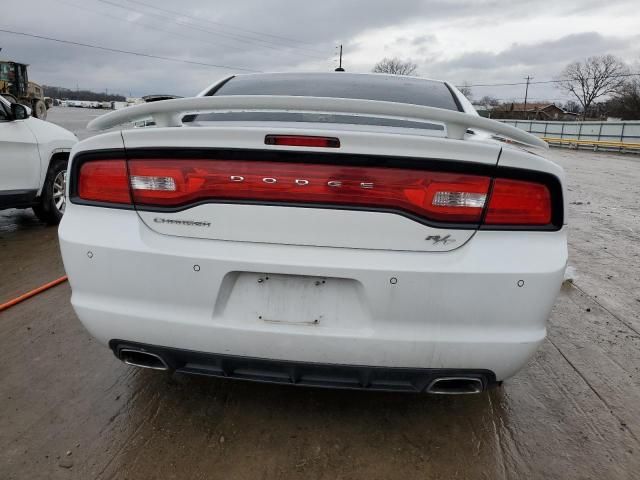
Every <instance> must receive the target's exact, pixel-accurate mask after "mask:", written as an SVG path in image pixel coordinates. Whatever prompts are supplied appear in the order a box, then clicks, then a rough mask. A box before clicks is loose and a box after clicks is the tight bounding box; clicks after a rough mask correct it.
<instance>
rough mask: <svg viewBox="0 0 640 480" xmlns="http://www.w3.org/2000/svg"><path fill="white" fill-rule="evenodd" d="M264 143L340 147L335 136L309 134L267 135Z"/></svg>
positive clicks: (338, 140)
mask: <svg viewBox="0 0 640 480" xmlns="http://www.w3.org/2000/svg"><path fill="white" fill-rule="evenodd" d="M264 143H265V144H266V145H286V146H290V147H322V148H340V139H338V138H335V137H314V136H310V135H267V136H266V137H265V138H264Z"/></svg>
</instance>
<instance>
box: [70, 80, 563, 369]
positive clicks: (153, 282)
mask: <svg viewBox="0 0 640 480" xmlns="http://www.w3.org/2000/svg"><path fill="white" fill-rule="evenodd" d="M230 81H233V79H231V80H230ZM449 87H450V86H449ZM209 90H210V89H208V90H207V91H204V92H203V93H202V94H203V95H206V94H207V93H209ZM450 90H451V92H452V95H454V96H456V98H458V100H459V103H460V105H462V107H461V110H462V111H464V112H468V114H469V115H475V112H473V108H472V107H470V106H469V105H467V104H468V102H466V103H465V102H464V101H463V100H462V99H461V98H460V95H461V94H460V93H459V92H457V90H455V88H452V87H450ZM334 100H335V99H333V100H332V101H334ZM314 101H317V99H316V100H314ZM243 102H244V103H248V102H249V99H247V98H244V99H243ZM159 103H162V102H159ZM183 103H185V102H183ZM186 103H189V102H186ZM204 103H207V102H204ZM204 103H203V104H204ZM244 103H243V104H244ZM293 103H295V102H293ZM298 103H300V104H302V103H304V102H298ZM320 103H321V102H320ZM320 103H319V104H320ZM287 104H289V103H287ZM335 104H336V102H335V101H334V103H332V105H335ZM207 105H209V103H207ZM354 105H355V104H354ZM357 105H360V106H361V105H364V103H358V104H357ZM205 106H206V105H205ZM320 106H321V105H320ZM162 108H163V109H165V110H166V109H169V107H167V104H165V105H164V106H163V107H162ZM393 108H394V109H396V108H397V109H398V110H401V108H399V107H395V106H394V107H393ZM169 110H170V109H169ZM285 110H286V109H285ZM373 110H374V109H368V110H367V111H369V112H372V111H373ZM144 111H145V112H146V111H147V110H144ZM180 111H181V112H182V110H180ZM164 113H167V114H170V112H164ZM374 113H375V112H374ZM455 113H456V115H464V113H462V114H460V113H459V112H455ZM134 116H135V115H134ZM111 118H112V119H113V118H114V117H111ZM176 118H179V115H177V114H176ZM465 121H466V120H465ZM98 123H100V122H98ZM103 123H105V122H103ZM106 123H109V122H106ZM106 123H105V124H106ZM178 123H179V124H182V122H178ZM463 123H464V122H463ZM160 124H161V123H160ZM475 124H476V125H480V123H475ZM482 125H486V124H482ZM269 134H272V135H273V134H283V135H284V134H289V135H296V134H297V135H322V136H332V137H338V138H340V148H339V152H338V156H337V157H336V158H348V157H349V156H350V155H351V156H355V155H359V156H360V158H366V157H367V156H370V157H373V156H385V158H386V157H388V158H389V159H390V161H396V160H397V161H402V160H403V159H405V160H406V159H412V160H416V159H417V161H422V160H424V161H425V162H429V161H433V160H438V161H439V162H440V163H441V164H444V165H447V164H449V165H453V164H456V165H459V166H461V167H460V168H461V169H462V170H463V171H466V169H468V170H472V169H477V168H478V167H482V168H483V169H488V170H489V171H491V172H493V173H494V174H496V175H497V172H498V170H499V169H500V168H502V167H505V170H506V169H509V170H510V171H513V170H527V171H528V172H527V174H532V172H533V174H534V175H537V174H540V175H549V174H550V175H552V176H553V177H554V179H555V180H557V182H559V183H562V181H563V174H562V171H561V169H560V168H559V167H557V166H556V165H554V164H553V163H551V162H548V161H547V160H544V159H543V158H542V157H539V156H538V155H536V154H534V153H531V152H528V151H526V150H524V149H522V148H520V147H518V146H517V145H515V144H512V143H506V142H504V141H501V140H499V139H496V138H492V137H491V135H490V133H489V132H467V133H465V131H464V130H463V131H462V135H461V136H460V137H459V138H461V139H453V138H445V136H444V134H443V133H442V132H438V131H437V130H429V129H411V128H395V127H375V126H370V125H369V126H367V125H349V124H340V125H332V124H327V123H324V124H321V123H313V122H299V123H289V122H264V121H263V122H244V121H240V122H224V121H221V122H217V121H211V122H209V121H206V122H205V121H203V122H198V121H196V122H192V124H190V125H189V124H185V125H184V126H179V127H178V126H175V127H157V126H156V127H152V128H141V129H133V130H125V131H123V132H122V135H121V136H119V135H118V134H116V133H108V134H103V135H99V136H97V137H94V138H92V139H89V140H86V141H84V142H81V143H79V144H78V145H77V146H76V147H75V148H74V150H73V154H72V157H73V158H72V164H73V163H74V162H75V161H76V159H84V158H86V159H90V158H91V157H90V156H91V155H92V154H100V155H102V158H106V156H114V158H122V157H123V156H126V157H127V159H128V160H129V161H135V159H136V158H140V157H144V158H157V157H156V155H161V156H163V157H164V158H172V157H171V154H172V152H180V155H179V156H180V157H181V158H185V156H186V157H188V156H189V155H190V154H191V153H194V155H198V154H201V153H202V152H207V151H214V150H221V149H222V150H224V149H227V150H234V151H240V152H243V153H244V152H248V153H251V152H257V151H259V152H276V151H277V152H280V151H286V152H312V153H314V154H318V153H320V152H323V153H327V152H326V150H327V149H322V148H310V147H283V146H273V145H265V135H269ZM531 143H535V142H531ZM334 153H335V152H334ZM84 155H87V156H86V157H84ZM340 155H344V157H340ZM176 156H178V155H177V154H176ZM301 158H302V156H301ZM79 161H84V160H79ZM175 161H180V160H179V159H176V160H175ZM131 165H132V163H130V166H131ZM72 168H73V165H72ZM492 176H495V175H492ZM528 178H531V177H528ZM555 180H554V181H555ZM563 188H564V186H562V189H563ZM557 190H561V189H557ZM554 198H559V197H554ZM565 203H566V201H565ZM558 211H559V210H558ZM565 211H566V209H565ZM158 218H160V219H162V218H169V219H174V220H187V221H197V222H201V223H209V224H210V227H207V228H202V226H201V225H200V226H195V225H185V224H180V225H176V224H175V223H172V222H165V221H162V220H160V221H157V220H156V219H158ZM563 220H564V222H556V221H554V225H553V228H548V229H546V231H542V230H541V229H538V230H539V231H526V229H512V230H506V229H502V230H491V229H486V230H485V229H482V228H480V229H473V228H471V229H460V230H457V229H448V228H443V227H442V225H440V226H435V225H424V224H422V223H420V222H416V221H414V220H412V219H409V218H407V217H404V216H402V215H398V214H397V213H390V212H381V211H377V212H372V211H360V210H353V209H346V208H316V207H309V206H308V205H305V206H304V208H302V207H300V206H294V205H286V206H283V205H256V204H251V203H247V204H234V203H223V202H217V203H212V202H209V203H207V202H202V203H200V204H198V205H194V206H191V207H187V208H183V209H182V210H178V211H172V212H169V211H167V210H166V209H164V210H163V209H161V208H159V209H155V211H154V209H153V208H143V206H140V205H138V206H137V207H134V206H129V207H125V208H106V207H96V206H91V205H88V204H86V203H85V204H82V202H76V203H74V202H73V201H72V202H71V203H69V205H68V207H67V213H66V215H65V217H64V218H63V220H62V223H61V225H60V229H59V237H60V246H61V251H62V255H63V261H64V265H65V269H66V271H67V273H68V275H69V281H70V283H71V287H72V291H73V294H72V298H71V302H72V304H73V306H74V309H75V311H76V312H77V314H78V317H79V318H80V320H81V321H82V323H83V324H84V325H85V326H86V328H87V329H88V330H89V331H90V333H91V334H92V335H94V336H95V337H96V338H97V339H98V340H99V341H100V342H102V343H103V344H105V345H108V344H109V343H110V342H112V341H114V340H115V339H117V341H118V342H123V344H126V343H127V342H133V343H137V344H143V345H155V346H160V347H168V348H174V349H180V350H185V351H186V350H188V351H195V352H202V353H210V354H215V355H228V356H233V357H237V358H257V359H265V360H282V361H294V362H305V363H308V364H319V365H350V366H372V367H389V368H401V367H405V368H419V369H442V368H444V369H462V370H465V369H471V370H475V369H481V370H483V371H485V370H486V371H490V372H492V374H495V379H496V380H504V379H506V378H508V377H510V376H512V375H513V374H515V373H516V372H517V371H518V370H519V369H521V368H522V367H523V366H524V365H525V364H526V362H527V361H528V360H529V359H530V357H531V356H532V355H533V353H534V352H535V351H536V349H537V348H538V346H539V345H540V344H541V342H542V341H543V340H544V338H545V335H546V320H547V317H548V315H549V313H550V311H551V308H552V306H553V304H554V301H555V298H556V295H557V293H558V291H559V288H560V286H561V283H562V280H563V275H564V270H565V267H566V262H567V239H566V234H567V229H566V227H565V226H563V225H561V223H566V218H564V219H563ZM187 223H188V222H187ZM432 233H436V234H439V235H442V236H444V235H448V234H452V235H454V234H455V235H460V237H456V240H457V241H456V242H454V243H453V244H448V245H439V246H437V247H435V246H433V245H431V246H428V245H427V246H425V245H424V244H422V243H421V242H423V241H424V240H425V239H426V238H427V237H429V236H431V234H432Z"/></svg>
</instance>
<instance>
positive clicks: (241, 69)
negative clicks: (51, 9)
mask: <svg viewBox="0 0 640 480" xmlns="http://www.w3.org/2000/svg"><path fill="white" fill-rule="evenodd" d="M0 32H2V33H8V34H10V35H20V36H23V37H30V38H37V39H39V40H47V41H50V42H57V43H65V44H67V45H75V46H77V47H86V48H94V49H96V50H103V51H105V52H113V53H124V54H127V55H135V56H138V57H146V58H155V59H157V60H166V61H169V62H179V63H188V64H191V65H200V66H203V67H214V68H224V69H226V70H240V71H243V72H260V70H252V69H250V68H243V67H232V66H229V65H216V64H214V63H204V62H196V61H193V60H185V59H183V58H174V57H164V56H162V55H153V54H150V53H142V52H133V51H130V50H120V49H118V48H110V47H102V46H100V45H93V44H90V43H81V42H74V41H71V40H62V39H60V38H53V37H46V36H44V35H36V34H33V33H24V32H14V31H13V30H5V29H2V28H0Z"/></svg>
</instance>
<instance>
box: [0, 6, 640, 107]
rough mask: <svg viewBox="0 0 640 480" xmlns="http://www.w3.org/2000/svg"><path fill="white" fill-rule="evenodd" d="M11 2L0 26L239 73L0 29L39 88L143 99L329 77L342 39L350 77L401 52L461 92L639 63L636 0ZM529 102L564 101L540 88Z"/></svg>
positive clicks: (495, 91) (503, 93)
mask: <svg viewBox="0 0 640 480" xmlns="http://www.w3.org/2000/svg"><path fill="white" fill-rule="evenodd" d="M1 1H2V8H1V9H0V29H5V30H13V31H17V32H24V33H29V34H35V35H41V36H48V37H53V38H58V39H62V40H68V41H73V42H81V43H90V44H94V45H99V46H103V47H108V48H112V49H120V50H130V51H135V52H140V53H145V54H150V55H157V56H164V57H172V58H179V59H183V60H189V61H192V62H198V63H205V64H215V65H224V66H228V67H229V68H216V67H211V66H200V65H193V64H184V63H177V62H172V61H164V60H160V59H152V58H143V57H137V56H132V55H126V54H123V53H112V52H105V51H98V50H93V49H89V48H85V47H80V46H72V45H66V44H60V43H54V42H49V41H43V40H37V39H32V38H27V37H22V36H16V35H11V34H7V33H2V32H0V47H2V49H3V50H2V52H0V58H1V59H13V60H16V61H20V62H23V63H29V64H30V65H31V66H30V70H29V75H30V79H31V80H33V81H36V82H38V83H43V84H47V85H57V86H64V87H69V88H75V87H76V85H78V86H79V87H80V88H86V89H93V90H99V91H104V90H105V89H108V90H109V92H118V93H122V94H124V95H129V94H131V95H134V96H141V95H145V94H152V93H172V94H176V95H194V94H196V93H197V92H199V91H200V90H202V89H203V88H204V87H206V86H207V85H209V84H210V83H212V82H214V81H215V80H217V79H218V78H221V77H223V76H227V75H229V74H233V73H241V72H242V71H241V70H239V69H240V68H242V69H247V70H256V71H294V70H295V71H329V70H332V69H334V68H335V67H336V59H337V55H336V48H335V47H336V45H338V44H340V43H342V44H344V60H343V62H344V66H345V68H346V69H347V71H350V72H368V71H370V70H371V68H372V67H373V65H374V64H375V63H376V62H377V61H378V60H380V59H381V58H382V57H385V56H386V57H394V56H397V57H400V58H403V59H411V60H412V61H414V62H415V63H417V64H418V74H419V75H421V76H425V77H430V78H437V79H443V80H448V81H451V82H453V83H455V84H461V83H462V82H463V81H468V82H469V83H471V84H484V83H511V82H519V81H523V77H525V76H527V75H532V76H533V77H534V81H538V80H541V81H544V80H548V79H551V78H553V77H555V76H557V75H558V74H559V73H560V71H561V70H562V68H563V67H564V66H565V65H566V64H567V63H569V62H571V61H574V60H580V59H583V58H585V57H587V56H589V55H601V54H606V53H611V54H614V55H617V56H619V57H620V58H622V59H623V60H625V61H627V62H628V63H629V64H630V65H633V64H634V63H637V62H638V61H639V60H640V31H639V29H638V26H639V25H640V9H639V8H638V3H637V0H629V1H626V0H608V1H602V0H564V1H562V0H549V1H547V0H526V1H524V0H522V1H521V0H511V1H470V0H468V1H464V0H460V1H445V0H395V1H389V0H386V1H383V0H322V1H320V2H309V1H303V0H298V1H294V0H233V1H222V0H217V1H212V0H182V1H176V0H29V1H18V0H13V1H10V0H1ZM173 12H175V13H173ZM639 69H640V66H637V65H636V68H635V69H634V71H638V70H639ZM487 94H488V95H493V96H496V97H499V98H500V99H505V100H509V99H515V100H520V101H521V100H522V97H523V95H524V87H523V86H522V87H521V86H511V87H476V88H473V95H474V97H475V98H479V97H481V96H483V95H487ZM529 98H530V99H532V100H538V99H539V100H545V99H547V100H552V101H553V100H562V99H565V98H567V97H566V95H564V94H563V93H562V92H560V91H559V90H557V89H555V88H554V87H553V86H552V85H549V84H542V85H532V86H531V87H530V90H529Z"/></svg>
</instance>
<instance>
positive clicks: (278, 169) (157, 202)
mask: <svg viewBox="0 0 640 480" xmlns="http://www.w3.org/2000/svg"><path fill="white" fill-rule="evenodd" d="M129 171H130V175H131V178H132V182H131V186H132V192H133V200H134V203H136V204H137V205H141V206H145V205H146V206H160V207H177V206H183V205H188V204H192V203H195V202H199V201H205V200H214V201H215V200H219V201H224V200H239V201H242V200H246V201H258V202H278V203H291V204H294V205H295V204H305V203H308V204H325V205H336V206H354V207H363V208H371V209H382V210H384V209H390V210H397V211H404V212H407V213H411V214H414V215H417V216H420V217H423V218H426V219H430V220H433V221H437V222H451V223H478V222H479V221H480V218H481V216H482V210H483V207H484V202H485V198H486V194H487V191H488V189H489V182H490V179H489V178H488V177H482V176H476V175H465V174H458V173H444V172H427V171H422V170H404V169H403V170H400V169H393V168H380V167H355V166H346V165H324V164H305V163H288V162H266V161H243V160H215V161H210V160H179V161H176V160H171V159H166V160H165V159H159V160H130V161H129ZM134 180H135V181H134Z"/></svg>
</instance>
